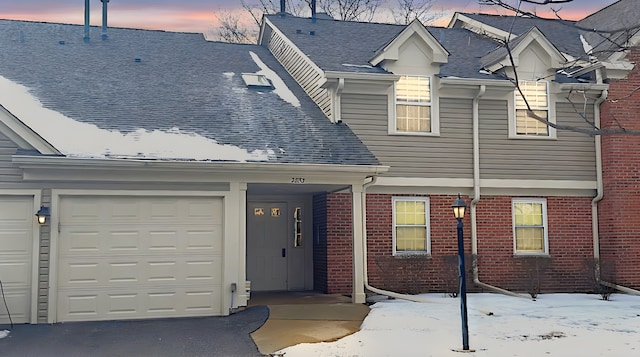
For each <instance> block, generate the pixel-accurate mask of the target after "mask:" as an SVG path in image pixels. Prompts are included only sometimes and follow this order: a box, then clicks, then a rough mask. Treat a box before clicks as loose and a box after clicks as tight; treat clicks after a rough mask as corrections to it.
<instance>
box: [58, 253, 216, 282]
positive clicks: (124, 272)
mask: <svg viewBox="0 0 640 357" xmlns="http://www.w3.org/2000/svg"><path fill="white" fill-rule="evenodd" d="M221 265H222V257H221V256H206V255H204V256H200V257H198V256H177V257H176V256H169V257H167V256H164V257H153V256H150V257H144V256H135V257H121V258H109V257H101V258H92V257H88V258H83V259H79V258H76V259H74V260H73V262H61V264H60V265H59V270H60V271H59V275H60V276H61V277H64V278H65V279H64V280H63V279H60V282H59V286H60V288H61V289H64V288H68V287H74V286H80V285H82V286H92V287H94V288H96V289H100V288H105V287H107V286H112V287H118V286H130V285H136V286H144V285H145V284H146V285H148V286H155V285H157V284H158V283H159V282H162V281H175V282H189V281H193V282H194V283H195V282H196V281H198V282H199V283H202V282H203V281H208V282H211V283H214V284H220V283H221V281H222V275H221V274H220V267H221Z"/></svg>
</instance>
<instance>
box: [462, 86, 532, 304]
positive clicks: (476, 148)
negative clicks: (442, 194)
mask: <svg viewBox="0 0 640 357" xmlns="http://www.w3.org/2000/svg"><path fill="white" fill-rule="evenodd" d="M486 91H487V86H486V85H484V84H483V85H481V86H480V89H479V90H478V93H477V94H476V96H475V97H474V98H473V114H472V116H473V199H472V200H471V204H470V206H471V260H472V265H473V283H474V284H475V285H477V286H479V287H481V288H484V289H487V290H492V291H494V292H497V293H500V294H505V295H510V296H515V297H520V298H527V297H525V296H523V295H520V294H516V293H514V292H511V291H509V290H505V289H502V288H499V287H497V286H493V285H489V284H486V283H483V282H481V281H480V278H479V277H478V230H477V228H478V227H477V220H476V206H477V205H478V202H479V201H480V114H479V109H478V102H479V101H480V97H482V96H483V95H484V93H485V92H486Z"/></svg>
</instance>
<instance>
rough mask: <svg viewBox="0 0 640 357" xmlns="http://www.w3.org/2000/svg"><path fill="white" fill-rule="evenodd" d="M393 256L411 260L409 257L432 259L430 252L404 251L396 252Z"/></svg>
mask: <svg viewBox="0 0 640 357" xmlns="http://www.w3.org/2000/svg"><path fill="white" fill-rule="evenodd" d="M393 256H394V257H396V258H400V259H402V258H405V257H406V258H409V257H425V258H431V253H430V252H426V251H410V252H407V251H403V252H394V253H393Z"/></svg>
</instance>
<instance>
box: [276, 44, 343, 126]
mask: <svg viewBox="0 0 640 357" xmlns="http://www.w3.org/2000/svg"><path fill="white" fill-rule="evenodd" d="M268 48H269V50H270V51H271V53H273V56H274V57H275V58H276V59H277V60H278V61H279V62H280V64H282V66H283V67H284V68H285V69H286V70H287V72H289V74H290V75H291V77H293V78H294V79H295V80H296V82H298V84H300V86H301V87H302V89H304V91H305V92H306V93H307V94H308V95H309V97H311V99H312V100H313V101H314V102H315V103H316V104H317V105H318V107H320V109H321V110H322V112H323V113H324V114H325V115H326V116H327V117H328V118H331V100H330V99H331V98H330V97H329V93H328V91H327V90H326V89H324V88H321V87H320V86H319V85H318V81H319V80H320V79H321V78H322V77H323V73H321V72H320V71H319V70H318V69H317V68H315V67H314V66H313V65H312V64H311V62H310V61H309V60H308V59H306V58H305V57H304V56H302V54H301V53H300V52H299V51H298V50H297V49H296V48H295V47H292V46H291V45H289V44H288V43H287V42H286V41H285V40H284V38H283V37H282V36H281V35H280V34H279V33H278V32H276V31H271V34H270V36H269V42H268Z"/></svg>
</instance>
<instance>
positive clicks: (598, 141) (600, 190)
mask: <svg viewBox="0 0 640 357" xmlns="http://www.w3.org/2000/svg"><path fill="white" fill-rule="evenodd" d="M598 77H600V76H598ZM608 94H609V92H608V91H607V90H604V91H602V95H601V96H600V98H598V100H597V102H596V103H595V111H594V112H595V113H594V115H595V124H596V127H597V128H599V127H600V105H601V104H602V103H603V102H604V101H605V99H606V98H607V96H608ZM595 146H596V147H595V149H596V190H597V191H596V196H595V197H594V198H593V200H591V231H592V232H593V259H594V260H595V269H596V271H595V277H596V281H597V282H598V283H600V284H602V285H604V286H607V287H610V288H613V289H616V290H618V291H622V292H624V293H627V294H632V295H640V291H639V290H636V289H632V288H628V287H626V286H621V285H617V284H614V283H610V282H608V281H604V280H601V279H600V234H599V232H598V231H599V223H598V203H599V202H600V201H602V199H603V198H604V187H603V183H602V136H600V135H596V138H595Z"/></svg>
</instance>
